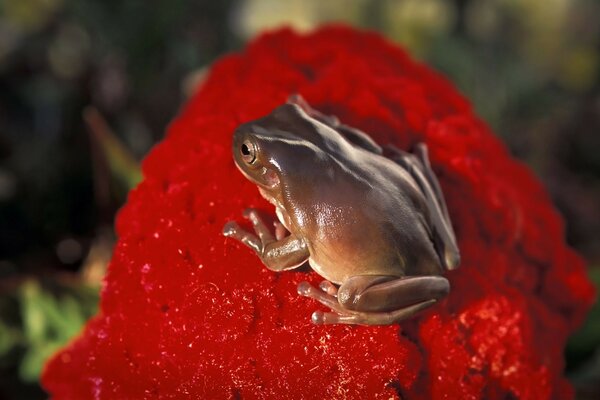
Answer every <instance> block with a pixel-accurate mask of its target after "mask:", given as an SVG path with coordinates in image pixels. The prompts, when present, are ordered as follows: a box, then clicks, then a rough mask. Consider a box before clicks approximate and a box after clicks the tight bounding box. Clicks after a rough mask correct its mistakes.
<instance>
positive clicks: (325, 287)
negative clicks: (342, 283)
mask: <svg viewBox="0 0 600 400" xmlns="http://www.w3.org/2000/svg"><path fill="white" fill-rule="evenodd" d="M319 289H321V290H322V291H324V292H325V293H327V294H328V295H330V296H337V292H338V288H337V287H336V286H335V285H334V284H333V283H331V282H329V281H323V282H321V283H319Z"/></svg>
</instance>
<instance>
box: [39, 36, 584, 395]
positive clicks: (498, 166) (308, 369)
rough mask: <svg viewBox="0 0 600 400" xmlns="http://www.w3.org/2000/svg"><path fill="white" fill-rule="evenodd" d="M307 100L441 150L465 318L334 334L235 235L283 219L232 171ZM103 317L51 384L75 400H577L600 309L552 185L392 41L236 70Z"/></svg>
mask: <svg viewBox="0 0 600 400" xmlns="http://www.w3.org/2000/svg"><path fill="white" fill-rule="evenodd" d="M290 93H300V94H302V95H303V96H304V97H305V98H306V99H307V100H308V101H309V102H310V103H311V104H312V105H313V106H314V107H315V108H317V109H319V110H321V111H323V112H326V113H330V114H335V115H337V116H338V117H339V118H340V119H341V120H342V121H344V122H345V123H347V124H349V125H353V126H356V127H359V128H361V129H363V130H364V131H366V132H369V133H370V134H371V135H372V136H373V137H374V138H375V139H376V140H377V141H378V142H379V143H393V144H395V145H396V146H398V147H401V148H409V147H410V146H411V145H412V144H414V143H416V142H420V141H424V142H426V143H427V144H428V146H429V149H430V156H431V161H432V164H433V167H434V169H435V171H436V173H437V174H438V176H439V180H440V182H441V185H442V187H443V189H444V192H445V196H446V199H447V203H448V207H449V210H450V214H451V216H452V220H453V222H454V225H455V228H456V233H457V236H458V239H459V244H460V248H461V253H462V259H463V261H462V266H461V268H459V269H458V270H457V271H454V272H451V273H450V274H449V279H450V280H451V283H452V291H451V294H450V296H449V297H448V299H447V300H445V301H443V302H441V303H440V304H439V305H437V306H435V307H433V308H432V309H431V310H430V311H428V312H426V313H424V314H422V315H421V316H420V317H419V318H416V319H413V320H411V321H408V322H405V323H402V324H401V325H400V326H398V325H395V326H387V327H360V326H338V325H334V326H315V325H312V324H311V323H310V322H309V321H310V314H311V313H312V311H313V310H314V309H315V308H316V307H317V306H318V305H317V304H316V303H315V302H314V301H312V300H309V299H307V298H304V297H300V296H298V295H297V294H296V285H297V284H298V282H300V281H302V280H306V279H308V280H310V281H311V282H313V283H317V282H318V281H319V277H318V276H317V275H316V274H315V273H313V272H308V271H302V272H284V273H280V274H276V273H273V272H270V271H268V270H267V269H266V268H265V267H264V266H263V265H262V264H261V262H260V261H259V259H258V258H257V257H256V256H255V255H254V254H253V253H252V252H251V251H249V250H248V249H247V248H245V247H243V246H241V245H240V244H238V243H237V242H235V241H233V240H226V239H225V238H224V237H223V236H222V235H221V228H222V226H223V224H224V222H225V221H228V220H231V219H239V215H240V212H241V210H242V209H243V208H245V207H247V206H256V207H259V208H263V209H264V210H268V211H269V212H271V213H272V207H271V206H270V205H268V204H267V203H266V202H265V201H264V200H262V198H261V197H260V196H259V194H258V191H257V189H256V187H254V186H253V185H252V184H251V183H250V182H248V181H246V180H245V179H244V178H243V177H242V175H241V174H240V173H238V171H237V170H236V168H235V167H234V164H233V160H232V157H231V154H230V141H231V137H232V132H233V130H234V128H235V127H236V126H237V125H238V124H240V123H242V122H245V121H248V120H251V119H254V118H257V117H260V116H262V115H264V114H267V113H269V112H270V111H271V110H272V109H273V108H274V107H275V106H277V105H279V104H281V103H282V102H284V101H285V99H286V98H287V96H288V95H289V94H290ZM144 174H145V180H144V182H143V183H142V184H141V185H140V186H139V187H138V188H137V189H135V190H134V191H132V192H131V194H130V197H129V201H128V203H127V205H126V206H125V207H124V208H123V210H122V211H121V213H120V215H119V218H118V221H117V230H118V233H119V237H120V239H119V242H118V244H117V247H116V250H115V254H114V257H113V260H112V263H111V265H110V268H109V271H108V276H107V277H106V285H105V288H104V291H103V294H102V304H101V312H100V314H99V315H98V316H97V317H96V318H95V319H93V320H92V321H90V322H89V323H88V325H87V328H86V330H85V332H84V333H83V335H82V336H81V337H80V338H79V339H78V340H76V341H75V342H74V343H72V344H71V345H70V346H69V347H67V348H65V349H64V350H62V351H61V352H60V353H59V354H57V355H56V356H55V357H54V358H53V359H52V360H51V361H50V362H49V363H48V365H47V367H46V370H45V373H44V376H43V385H44V387H45V388H46V389H47V390H48V392H50V393H51V394H52V395H53V396H54V398H56V399H84V398H102V399H115V398H156V397H161V398H189V397H191V398H205V399H216V398H244V399H252V398H264V399H283V398H290V399H299V398H319V399H321V398H356V399H363V398H382V399H389V398H400V397H401V398H412V399H420V398H423V399H425V398H448V399H474V398H489V399H496V398H506V397H517V398H520V399H536V400H537V399H548V398H560V399H564V398H568V397H572V395H573V393H572V389H571V387H570V385H569V384H568V382H567V381H566V380H565V378H564V377H563V376H562V368H563V361H562V350H563V347H564V344H565V340H566V338H567V336H568V335H569V333H570V332H572V331H573V329H574V328H575V327H577V325H578V324H579V323H580V322H581V321H582V319H583V316H584V314H585V312H586V310H587V309H588V308H589V306H590V304H591V303H592V300H593V297H594V292H593V289H592V286H591V284H590V283H589V282H588V280H587V279H586V277H585V271H584V264H583V261H582V259H581V258H579V257H578V256H577V255H576V254H575V253H574V252H573V251H572V250H570V249H569V248H567V246H566V245H565V243H564V239H563V225H562V222H561V220H560V218H559V216H558V215H557V213H556V212H555V210H554V209H553V208H552V205H551V203H550V200H549V198H548V196H547V194H546V193H545V191H544V190H543V189H542V187H541V186H540V184H539V183H538V182H537V181H536V180H535V179H534V178H533V176H532V175H531V173H530V172H529V171H528V170H527V168H525V167H524V166H523V165H521V164H520V163H518V162H517V161H515V160H513V159H512V158H511V157H510V156H509V155H508V154H507V151H506V149H505V148H504V146H503V145H502V144H501V143H500V142H499V141H498V140H497V139H496V138H495V137H494V136H493V135H492V134H491V133H490V131H489V129H488V128H487V127H486V126H485V124H483V123H482V122H481V121H480V120H478V119H477V118H476V117H475V116H474V115H473V113H472V110H471V108H470V106H469V104H468V103H467V102H466V101H465V100H464V99H463V98H462V97H461V96H460V95H459V94H458V93H457V91H456V90H455V89H454V88H453V87H452V86H451V85H450V84H449V83H447V82H446V80H444V79H443V78H441V77H440V76H438V75H437V74H435V73H434V72H432V71H431V70H430V69H428V68H427V67H425V66H423V65H420V64H417V63H415V62H414V61H412V60H411V59H410V58H409V57H408V56H407V55H406V53H404V52H403V51H402V50H400V49H398V48H397V47H396V46H394V45H392V44H390V43H388V42H386V41H385V40H384V39H382V38H381V37H379V36H378V35H375V34H372V33H362V32H357V31H355V30H353V29H350V28H343V27H329V28H324V29H321V30H319V31H317V32H315V33H313V34H310V35H307V36H299V35H296V34H295V33H293V32H291V31H289V30H283V31H278V32H275V33H271V34H267V35H264V36H262V37H261V38H259V39H258V40H256V41H255V42H253V43H252V44H250V45H249V46H248V48H247V50H246V51H245V52H244V53H242V54H235V55H231V56H228V57H225V58H223V59H222V60H221V61H219V62H218V63H216V64H215V65H214V67H213V68H212V72H211V74H210V76H209V78H208V80H207V81H206V82H205V84H204V85H203V87H202V89H201V90H200V91H199V92H198V93H197V95H196V96H195V97H194V98H193V100H192V101H191V102H190V103H189V104H188V106H187V108H186V109H185V110H184V112H183V113H182V115H181V116H180V117H179V118H178V119H177V120H176V121H175V122H174V123H173V125H172V126H171V128H170V129H169V132H168V135H167V138H166V139H165V140H164V141H163V142H162V143H161V144H160V145H158V146H157V147H156V148H155V149H154V150H153V151H152V153H151V154H150V155H149V156H148V158H147V159H146V160H145V162H144Z"/></svg>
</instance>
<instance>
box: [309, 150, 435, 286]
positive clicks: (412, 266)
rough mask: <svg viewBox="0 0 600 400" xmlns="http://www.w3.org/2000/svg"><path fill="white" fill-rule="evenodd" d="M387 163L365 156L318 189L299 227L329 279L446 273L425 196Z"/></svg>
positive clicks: (313, 262)
mask: <svg viewBox="0 0 600 400" xmlns="http://www.w3.org/2000/svg"><path fill="white" fill-rule="evenodd" d="M378 158H380V159H378ZM388 161H389V160H387V159H384V158H383V157H381V156H374V157H373V158H372V159H369V158H368V157H366V158H365V159H362V160H361V162H360V163H350V164H348V165H341V166H340V167H339V169H338V168H336V170H335V171H333V172H330V173H329V175H330V176H331V178H332V179H331V181H329V182H326V181H319V182H317V183H315V185H313V187H312V190H311V192H312V193H313V195H312V198H311V199H310V200H309V201H308V206H307V208H306V211H307V212H306V213H304V215H303V216H302V217H303V218H301V221H298V222H299V223H300V225H302V226H301V227H300V228H301V230H302V231H303V232H302V235H303V236H304V237H305V240H306V241H307V243H308V246H309V250H310V254H311V256H310V262H311V265H312V266H313V268H314V269H315V270H316V271H317V272H318V273H319V274H320V275H322V276H323V277H325V278H326V279H329V280H331V281H333V282H336V283H340V282H343V281H344V280H345V279H346V278H347V277H349V276H354V275H394V276H407V275H425V274H429V275H431V274H441V269H440V268H439V260H438V258H437V255H436V253H435V250H434V248H433V243H432V241H431V237H430V236H431V235H430V230H429V228H428V215H426V212H427V208H426V207H425V206H424V202H423V200H422V198H421V197H422V195H421V194H420V192H419V191H418V189H417V186H416V184H415V183H414V181H412V178H411V177H410V175H409V174H408V173H406V171H404V170H403V169H402V168H400V167H398V165H397V164H395V163H393V162H391V161H389V162H388ZM355 165H357V166H358V167H355V168H353V166H355Z"/></svg>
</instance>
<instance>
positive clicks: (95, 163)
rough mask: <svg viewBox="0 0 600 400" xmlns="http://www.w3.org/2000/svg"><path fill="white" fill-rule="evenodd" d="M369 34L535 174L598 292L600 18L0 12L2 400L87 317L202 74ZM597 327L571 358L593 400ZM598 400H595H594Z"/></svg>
mask: <svg viewBox="0 0 600 400" xmlns="http://www.w3.org/2000/svg"><path fill="white" fill-rule="evenodd" d="M328 21H343V22H345V23H348V24H351V25H354V26H357V27H364V28H368V29H373V30H376V31H379V32H381V33H382V34H384V35H385V36H387V37H388V38H390V39H391V40H393V41H395V42H397V43H400V44H402V45H404V46H405V47H406V48H408V49H409V51H410V52H411V53H412V54H413V55H414V56H415V57H417V58H418V59H421V60H423V61H424V62H426V63H428V64H429V65H431V66H433V67H434V68H435V69H437V70H438V71H441V72H442V73H444V74H445V75H446V76H447V77H448V78H449V79H450V80H451V81H453V82H454V83H455V84H456V85H457V86H458V87H459V89H460V90H461V91H462V92H463V93H464V94H465V95H466V96H467V97H468V98H469V99H470V100H471V101H472V102H473V104H474V106H475V107H476V109H477V110H478V113H479V115H480V116H481V117H482V118H483V119H484V120H486V121H487V122H488V123H489V124H490V125H491V126H492V127H493V129H494V130H495V132H496V133H497V134H498V135H499V136H500V137H501V138H502V139H503V140H504V141H505V142H506V143H507V145H508V147H509V148H510V150H511V151H512V153H513V154H514V155H515V156H516V157H518V158H520V159H522V160H523V161H525V162H526V163H527V164H529V165H530V166H531V168H532V169H533V170H534V171H535V173H536V174H537V175H538V176H539V177H540V179H541V180H542V181H543V182H544V184H545V185H546V187H547V188H548V190H549V191H550V193H551V195H552V198H553V199H554V201H555V203H556V205H557V207H558V208H559V209H560V210H561V212H562V213H563V215H564V216H565V219H566V223H567V232H566V235H567V240H568V242H569V243H570V244H571V245H572V246H574V247H575V248H576V249H577V250H579V251H580V252H581V254H583V255H584V257H586V259H587V261H588V263H589V267H590V275H591V276H592V278H593V279H594V280H595V282H596V283H597V284H598V282H600V32H599V31H600V1H598V0H521V1H519V0H454V1H448V0H404V1H401V0H379V1H378V0H373V1H368V0H354V1H352V2H350V1H346V0H328V1H322V0H288V1H285V2H284V1H280V0H237V1H234V0H227V1H183V0H170V1H158V0H156V1H147V0H146V1H142V0H0V399H5V398H7V399H8V398H20V399H22V398H32V399H36V398H44V397H45V396H44V394H43V392H42V391H41V389H40V388H39V386H38V384H37V381H38V377H39V373H40V370H41V368H42V366H43V362H44V360H45V359H46V358H47V357H48V356H50V355H51V354H52V353H53V352H54V351H55V350H56V349H57V348H58V347H60V346H62V345H64V343H66V341H68V340H69V339H70V338H71V337H72V336H73V335H75V334H76V333H77V332H78V331H79V330H80V329H81V327H82V325H83V323H84V322H85V320H86V319H87V318H89V317H90V316H91V315H93V314H94V313H95V310H96V305H97V301H98V291H99V288H100V285H101V279H102V276H103V274H104V271H105V268H106V263H107V261H108V260H109V259H110V254H111V248H112V244H113V243H114V234H113V233H112V223H113V218H114V214H115V212H116V210H118V208H119V207H120V206H121V205H122V204H123V202H124V201H125V199H126V193H127V190H128V189H129V188H131V187H132V186H134V185H135V184H136V183H137V182H138V181H139V179H140V173H139V160H141V159H142V158H143V156H144V155H145V154H146V153H147V152H148V150H149V149H150V148H151V147H152V145H153V144H154V143H156V142H157V141H158V140H160V139H161V138H162V137H163V134H164V131H165V128H166V126H167V125H168V123H169V121H170V120H172V119H173V118H174V117H175V116H176V115H177V112H178V109H179V107H180V105H181V104H183V103H184V102H185V100H186V98H187V96H189V95H190V94H191V93H192V92H193V90H194V88H195V87H196V85H197V84H198V83H199V82H200V81H201V80H202V77H203V73H204V71H205V69H206V68H208V67H209V66H210V63H211V62H213V61H214V60H215V59H216V58H218V57H219V56H220V55H222V54H224V53H226V52H229V51H234V50H236V49H239V48H241V46H243V44H244V43H245V42H246V41H247V40H249V39H250V38H252V37H253V36H255V35H256V34H257V33H259V32H260V31H262V30H264V29H269V28H273V27H277V26H281V25H291V26H293V27H295V28H296V29H298V30H309V29H311V28H314V27H316V26H318V25H320V24H322V23H326V22H328ZM598 348H600V310H599V309H598V307H597V306H596V307H595V309H594V310H593V312H592V313H591V314H590V317H589V318H588V321H587V322H586V324H585V325H584V326H583V327H582V329H581V331H580V332H578V333H577V335H576V336H575V337H574V339H573V340H572V341H571V343H570V344H569V347H568V349H567V352H566V360H567V373H568V375H569V377H570V378H571V380H572V382H573V383H574V384H575V385H576V387H577V389H578V398H580V399H587V398H590V399H591V398H600V391H599V386H600V383H598V382H600V352H598V351H596V349H598ZM595 396H598V397H595Z"/></svg>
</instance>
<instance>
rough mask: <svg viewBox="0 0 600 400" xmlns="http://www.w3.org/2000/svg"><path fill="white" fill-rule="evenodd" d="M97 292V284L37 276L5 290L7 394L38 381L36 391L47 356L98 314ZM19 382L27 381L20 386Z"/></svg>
mask: <svg viewBox="0 0 600 400" xmlns="http://www.w3.org/2000/svg"><path fill="white" fill-rule="evenodd" d="M98 296H99V290H98V285H88V284H81V282H77V281H74V282H71V283H69V284H66V283H62V284H58V283H57V282H52V283H49V282H45V283H41V282H40V281H38V280H36V279H28V280H25V281H23V282H21V283H20V284H19V285H17V286H15V287H14V288H13V289H12V290H9V291H6V292H5V293H3V296H2V298H0V311H1V312H0V315H1V317H0V368H2V369H4V370H5V372H6V373H5V374H2V377H0V382H1V383H2V384H3V386H5V389H4V390H5V391H6V392H3V396H4V395H13V396H15V398H16V397H18V395H20V394H21V390H24V387H23V386H24V385H27V384H33V386H31V387H30V388H28V390H29V391H32V392H33V393H35V392H36V391H35V386H37V385H35V384H36V382H37V380H38V378H39V375H40V373H41V371H42V368H43V366H44V363H45V361H46V359H47V358H48V357H50V356H51V355H52V354H53V353H54V352H55V351H56V350H58V349H59V348H60V347H62V346H64V345H65V343H66V342H67V341H68V340H69V339H71V338H72V337H73V336H74V335H76V334H77V333H78V332H79V331H80V330H81V328H82V326H83V324H84V323H85V321H87V319H88V318H90V317H91V316H93V315H94V314H95V313H96V311H97V310H96V304H97V302H98ZM14 367H16V369H15V368H14ZM15 374H16V375H17V376H14V375H15ZM15 378H16V379H15ZM17 382H22V384H20V385H15V383H17ZM26 390H27V389H26ZM21 398H22V397H21Z"/></svg>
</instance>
